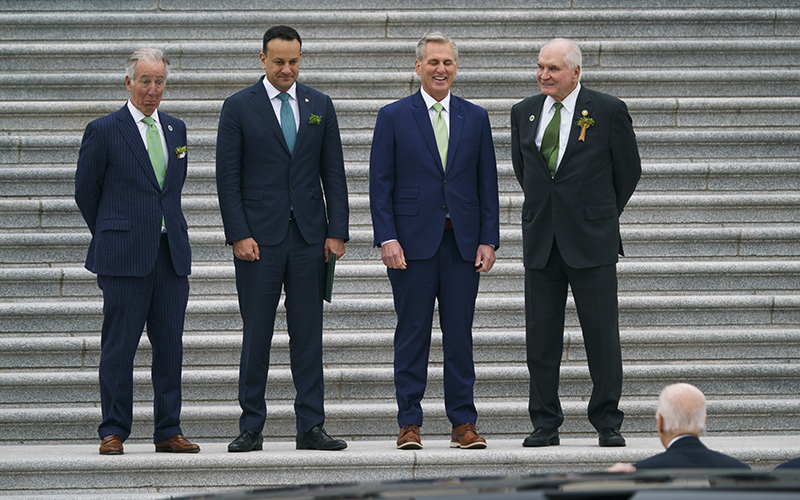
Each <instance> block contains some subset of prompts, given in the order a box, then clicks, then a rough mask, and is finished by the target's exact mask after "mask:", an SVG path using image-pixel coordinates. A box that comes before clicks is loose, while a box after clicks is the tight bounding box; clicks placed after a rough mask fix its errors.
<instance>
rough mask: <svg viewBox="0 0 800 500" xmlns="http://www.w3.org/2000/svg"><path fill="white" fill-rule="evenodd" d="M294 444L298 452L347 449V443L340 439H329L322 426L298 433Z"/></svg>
mask: <svg viewBox="0 0 800 500" xmlns="http://www.w3.org/2000/svg"><path fill="white" fill-rule="evenodd" d="M295 442H296V443H297V449H298V450H343V449H345V448H347V443H345V442H344V441H342V440H341V439H333V438H332V437H330V436H329V435H328V433H327V432H325V429H324V428H323V427H322V424H319V425H318V426H316V427H314V428H312V429H311V430H310V431H308V432H298V433H297V438H295Z"/></svg>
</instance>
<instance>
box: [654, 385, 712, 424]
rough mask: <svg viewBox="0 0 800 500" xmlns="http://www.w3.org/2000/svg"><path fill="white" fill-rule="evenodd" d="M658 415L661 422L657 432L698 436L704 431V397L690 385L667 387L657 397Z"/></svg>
mask: <svg viewBox="0 0 800 500" xmlns="http://www.w3.org/2000/svg"><path fill="white" fill-rule="evenodd" d="M658 414H659V415H661V420H662V425H661V428H660V429H659V431H661V432H663V433H665V434H670V435H673V436H677V435H681V434H694V435H696V436H699V435H700V434H702V433H703V432H704V431H705V430H706V397H705V396H704V395H703V393H702V392H701V391H700V389H698V388H697V387H695V386H693V385H691V384H672V385H668V386H667V387H665V388H664V390H662V391H661V395H660V396H658Z"/></svg>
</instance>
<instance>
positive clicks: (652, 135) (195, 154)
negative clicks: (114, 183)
mask: <svg viewBox="0 0 800 500" xmlns="http://www.w3.org/2000/svg"><path fill="white" fill-rule="evenodd" d="M798 75H799V76H800V72H798ZM493 138H494V146H495V154H496V156H497V159H498V160H499V161H503V160H509V159H510V157H511V156H510V151H511V134H510V132H508V131H496V132H494V133H493ZM636 141H637V144H638V146H639V153H640V155H641V157H642V158H643V159H644V160H650V161H661V162H663V161H669V162H675V161H681V162H689V161H692V160H695V161H701V162H710V161H714V160H721V159H725V160H727V161H732V162H742V161H777V160H781V161H796V159H797V158H798V157H800V130H795V129H785V128H784V129H769V128H763V127H762V128H755V129H752V130H748V129H739V130H736V129H730V130H710V129H709V128H706V127H703V128H695V129H684V130H680V131H678V130H652V129H648V130H640V131H638V132H637V134H636ZM371 142H372V133H371V132H349V133H344V134H342V145H343V149H344V159H345V161H346V162H353V161H359V162H366V161H369V152H370V144H371ZM80 144H81V134H58V135H55V134H52V135H51V134H40V133H36V132H30V133H14V134H13V135H8V136H0V164H3V166H4V167H5V166H8V167H21V166H23V165H25V164H43V163H50V164H59V163H60V164H69V165H74V164H75V161H76V159H77V158H78V151H79V149H80ZM188 147H189V154H190V155H191V159H190V161H191V162H195V161H200V162H213V161H215V151H216V132H195V133H189V136H188Z"/></svg>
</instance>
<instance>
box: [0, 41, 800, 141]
mask: <svg viewBox="0 0 800 500" xmlns="http://www.w3.org/2000/svg"><path fill="white" fill-rule="evenodd" d="M798 53H800V51H799V52H798ZM519 100H520V99H505V98H488V99H475V100H473V101H472V102H474V103H475V104H477V105H478V106H481V107H483V108H485V109H487V110H488V111H489V118H490V120H491V122H492V126H493V128H494V130H495V131H496V132H497V131H500V130H502V129H508V128H509V127H510V122H509V116H510V110H511V107H512V106H513V105H514V104H516V103H517V102H519ZM123 102H124V101H123V100H113V101H92V100H89V101H6V102H0V131H2V132H8V133H9V134H12V135H22V134H25V133H26V132H27V133H29V134H30V132H33V131H35V132H38V133H41V132H51V133H63V132H72V133H75V134H82V133H83V129H84V128H85V127H86V124H87V123H89V121H91V120H93V119H95V118H97V117H99V116H103V115H106V114H109V113H112V112H114V111H117V110H118V109H119V108H120V107H121V106H122V104H123ZM222 102H223V101H222V100H219V99H212V100H164V101H162V103H161V106H160V109H161V110H163V111H164V112H166V113H168V114H171V115H173V116H177V117H179V118H181V119H182V120H184V121H185V122H186V124H187V128H188V129H189V130H190V131H192V132H200V131H206V132H216V130H217V125H218V122H219V113H220V109H221V108H222ZM391 102H392V100H391V99H336V101H335V102H334V106H335V107H336V114H337V118H338V120H339V128H340V129H341V130H342V133H349V132H358V131H361V132H364V131H366V132H371V131H372V129H373V127H374V125H375V118H376V116H377V114H378V110H379V109H380V108H381V107H382V106H385V105H386V104H389V103H391ZM625 103H626V104H627V106H628V110H629V111H630V113H631V117H632V118H633V123H634V124H635V125H636V128H637V130H646V129H651V128H652V129H657V130H674V129H682V128H689V129H692V128H697V127H711V128H714V129H719V130H731V129H733V130H736V129H751V128H754V127H767V128H770V127H791V126H794V121H793V120H792V118H791V117H792V116H793V114H795V113H796V112H798V111H800V98H798V97H791V96H787V97H764V98H761V97H753V98H745V97H737V98H727V97H706V98H694V97H677V98H630V99H626V100H625Z"/></svg>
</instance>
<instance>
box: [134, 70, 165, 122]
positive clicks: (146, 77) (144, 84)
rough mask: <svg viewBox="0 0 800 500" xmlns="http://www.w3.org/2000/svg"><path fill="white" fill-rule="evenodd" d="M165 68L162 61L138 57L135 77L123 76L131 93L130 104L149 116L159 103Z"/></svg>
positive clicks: (162, 92)
mask: <svg viewBox="0 0 800 500" xmlns="http://www.w3.org/2000/svg"><path fill="white" fill-rule="evenodd" d="M166 74H167V69H166V67H165V66H164V63H163V62H162V61H151V60H149V59H140V60H139V61H138V62H137V63H136V78H135V79H134V80H131V79H130V77H129V76H125V87H126V88H127V89H128V91H129V92H130V93H131V104H133V106H134V107H135V108H136V109H138V110H139V111H141V112H142V113H144V114H145V116H150V115H152V114H153V111H155V110H156V108H158V105H159V104H161V96H162V95H163V94H164V84H165V82H166V79H167V76H166Z"/></svg>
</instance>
